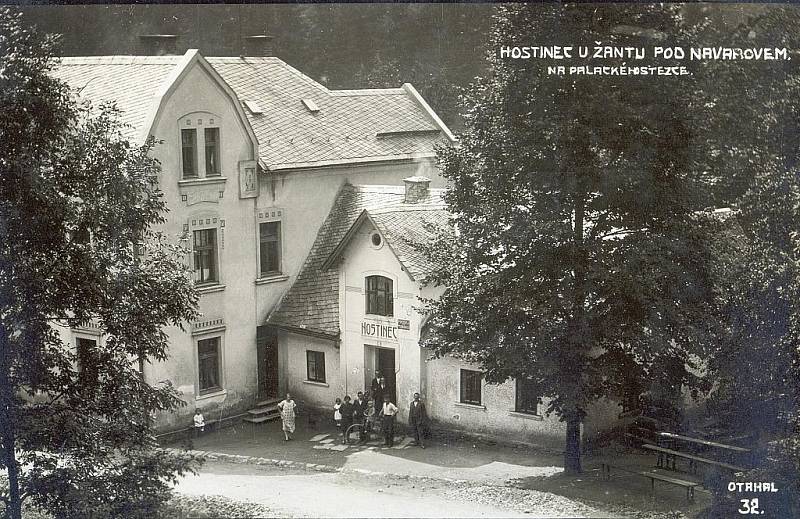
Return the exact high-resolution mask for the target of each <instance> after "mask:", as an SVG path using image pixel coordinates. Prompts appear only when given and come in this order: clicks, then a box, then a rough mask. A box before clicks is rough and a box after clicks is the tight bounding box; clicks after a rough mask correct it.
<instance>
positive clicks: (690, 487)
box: [600, 463, 701, 501]
mask: <svg viewBox="0 0 800 519" xmlns="http://www.w3.org/2000/svg"><path fill="white" fill-rule="evenodd" d="M612 468H613V469H616V470H621V471H623V472H629V473H631V474H636V475H637V476H642V477H645V478H648V479H649V480H650V492H651V496H652V497H653V499H655V496H656V481H661V482H663V483H669V484H670V485H675V486H677V487H681V488H685V489H686V500H687V501H694V489H695V488H697V487H699V486H701V485H700V483H698V482H696V481H687V480H684V479H678V478H673V477H671V476H665V475H664V474H658V473H655V472H647V471H645V470H635V469H630V468H625V467H620V466H618V465H611V464H610V463H602V464H601V466H600V470H601V472H602V477H603V479H604V480H606V481H608V480H609V479H611V469H612Z"/></svg>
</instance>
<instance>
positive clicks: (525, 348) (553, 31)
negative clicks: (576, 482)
mask: <svg viewBox="0 0 800 519" xmlns="http://www.w3.org/2000/svg"><path fill="white" fill-rule="evenodd" d="M494 22H495V23H494V28H493V31H492V36H491V47H492V49H493V51H494V53H493V55H492V56H491V57H490V58H489V60H490V75H489V76H488V77H486V78H485V79H482V80H480V81H479V82H477V83H476V84H475V85H473V87H472V88H471V89H470V91H469V92H468V93H467V94H466V95H465V97H464V100H463V101H464V106H465V113H464V117H465V120H466V129H465V131H464V132H463V133H462V134H461V136H460V142H459V143H458V144H456V145H454V146H451V147H448V148H445V149H443V150H441V153H440V161H441V166H442V172H443V175H444V176H445V177H446V178H447V179H448V180H449V181H450V182H451V184H452V187H451V189H450V190H449V192H448V194H447V196H446V200H447V203H448V205H449V207H450V209H451V211H452V213H453V222H454V229H453V232H452V235H451V236H450V239H449V240H446V239H443V241H442V242H440V244H439V245H437V246H436V247H429V248H428V250H429V253H430V254H431V255H433V256H434V259H435V260H436V263H438V264H439V265H442V268H441V269H440V270H439V271H438V272H436V273H434V274H433V275H432V276H431V277H430V279H429V282H431V283H433V284H438V285H441V286H443V287H445V288H446V290H445V291H444V293H443V295H442V296H441V297H440V298H439V299H437V300H435V301H429V302H428V304H427V311H428V312H430V314H431V318H432V321H431V323H432V327H431V329H432V333H431V334H430V335H429V336H428V338H427V340H426V345H427V346H429V347H432V348H433V349H434V350H435V352H436V353H437V354H439V355H443V354H456V355H461V356H463V357H465V358H468V359H470V360H472V361H474V362H476V363H478V364H480V365H481V366H482V368H483V370H484V376H485V378H486V380H487V381H488V382H502V381H505V380H507V379H508V378H509V377H513V378H530V379H532V380H534V381H535V383H536V384H537V385H538V388H539V392H540V395H542V396H543V397H546V398H548V399H549V402H550V404H549V408H548V412H555V413H557V414H558V415H559V416H560V417H561V418H562V419H563V420H564V421H565V422H566V448H565V470H566V471H567V472H569V473H574V472H579V471H580V470H581V464H580V425H581V422H582V420H583V419H584V417H585V416H586V413H587V411H589V409H590V408H591V406H592V404H593V403H594V402H596V401H597V400H598V399H600V398H603V397H608V398H614V399H618V400H619V399H621V398H623V396H624V395H625V394H626V392H629V391H631V388H634V390H635V388H639V387H647V386H648V383H649V382H650V381H659V382H660V383H661V384H662V385H664V386H667V387H671V388H673V389H676V388H677V389H679V388H680V387H681V385H682V384H685V383H687V382H688V381H689V375H688V373H687V371H686V369H685V367H686V366H689V365H691V364H692V362H693V360H694V359H696V358H697V355H699V354H702V352H703V351H704V345H705V344H706V342H707V333H708V331H709V329H711V323H709V322H708V317H707V316H708V315H709V312H708V302H709V301H710V300H711V288H712V287H711V286H710V283H709V275H708V265H709V261H710V251H709V250H708V248H707V245H706V241H705V239H704V238H705V237H706V234H707V233H708V232H709V229H711V228H712V227H713V225H712V224H711V222H709V220H711V219H712V218H710V213H709V212H706V211H703V208H704V207H707V206H708V205H710V203H711V200H712V199H711V195H710V193H709V190H708V180H709V178H710V175H709V173H708V170H706V169H705V168H703V167H700V166H699V164H700V163H701V162H702V161H703V157H702V155H701V154H700V153H698V152H699V151H702V146H705V145H706V144H707V141H706V140H705V139H703V140H702V141H701V140H700V137H699V133H700V128H701V127H702V126H703V124H704V121H705V120H706V119H707V118H708V116H709V106H708V105H707V104H706V103H705V102H704V101H705V100H704V99H703V98H702V97H698V96H697V95H696V90H697V85H696V84H695V79H694V76H678V77H674V76H672V77H671V76H647V77H643V76H617V75H615V76H612V75H591V76H589V75H563V76H560V75H548V73H547V65H564V66H567V67H569V66H570V65H585V64H591V65H623V64H624V65H628V66H637V65H643V64H645V65H654V64H664V63H660V62H659V61H658V60H655V59H653V58H652V57H651V56H652V47H653V46H654V45H662V44H664V43H663V42H665V41H669V44H670V45H684V46H687V45H686V43H687V41H688V40H690V39H691V38H694V33H693V31H692V30H691V28H690V27H688V26H686V25H684V24H683V23H682V18H681V13H680V9H679V7H677V6H670V5H667V6H663V5H662V6H646V5H619V4H615V5H571V4H559V5H512V6H501V7H498V8H497V14H496V16H495V20H494ZM532 44H535V45H541V46H551V45H555V46H562V45H571V46H579V45H584V46H588V47H589V48H593V47H595V46H596V45H616V46H638V47H646V48H647V49H648V59H646V60H644V61H641V62H640V61H637V60H635V59H631V58H619V59H606V60H602V61H597V60H595V61H591V60H579V59H572V60H559V61H556V60H537V59H530V60H522V59H521V60H515V59H511V58H508V57H503V56H501V55H500V53H499V49H500V48H501V47H502V46H513V45H532ZM669 64H674V63H669ZM447 242H449V243H452V244H453V246H452V247H442V246H441V243H447Z"/></svg>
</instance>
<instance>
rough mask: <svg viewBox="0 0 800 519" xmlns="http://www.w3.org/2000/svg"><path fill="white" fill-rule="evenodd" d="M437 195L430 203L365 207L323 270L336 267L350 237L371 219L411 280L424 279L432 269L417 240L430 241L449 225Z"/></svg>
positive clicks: (323, 266)
mask: <svg viewBox="0 0 800 519" xmlns="http://www.w3.org/2000/svg"><path fill="white" fill-rule="evenodd" d="M434 196H435V198H434V200H432V201H431V202H432V203H427V204H403V203H400V204H396V203H395V204H391V205H386V206H383V207H377V208H372V209H364V210H363V211H361V214H360V215H359V216H358V218H356V220H355V222H353V224H352V225H351V226H350V229H349V230H348V231H347V233H345V235H344V236H343V237H342V240H341V241H340V242H339V244H338V245H337V246H336V248H334V250H333V252H331V254H330V255H329V256H328V257H327V258H326V259H325V261H324V262H323V264H322V265H321V267H320V268H321V269H322V270H327V269H331V268H334V266H335V265H336V263H337V261H338V259H339V257H340V256H341V254H343V253H344V251H345V250H346V249H347V246H348V245H349V243H350V240H351V238H352V237H353V236H354V235H355V234H356V233H357V231H358V229H359V228H360V227H361V225H362V224H363V223H364V222H366V221H368V222H370V223H371V224H372V226H373V227H375V228H376V229H378V231H379V232H380V233H381V236H383V239H384V240H385V241H386V243H387V244H388V246H389V249H391V251H392V252H393V253H394V255H395V257H396V258H397V260H398V261H399V262H400V264H401V265H402V266H403V268H404V269H405V271H406V273H407V274H408V276H409V277H410V278H411V280H412V281H421V280H422V279H423V278H424V277H425V276H426V275H427V274H428V273H430V272H431V271H432V270H433V267H434V265H431V263H430V261H429V260H428V258H427V257H426V256H425V255H424V254H422V253H421V252H420V251H419V249H417V248H416V247H415V246H414V244H415V243H425V242H427V241H428V240H430V239H431V238H432V237H433V235H434V233H433V231H434V230H435V229H439V228H442V227H443V226H444V225H446V224H447V219H448V213H447V211H446V209H445V206H444V204H443V203H442V202H441V200H437V199H436V195H434Z"/></svg>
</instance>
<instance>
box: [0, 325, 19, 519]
mask: <svg viewBox="0 0 800 519" xmlns="http://www.w3.org/2000/svg"><path fill="white" fill-rule="evenodd" d="M9 352H10V347H9V344H8V335H7V333H6V329H5V327H4V326H0V440H1V441H2V448H3V460H4V464H5V466H6V472H7V473H8V496H9V502H8V509H7V510H6V517H8V518H10V519H22V496H21V495H20V491H19V465H18V464H17V455H16V452H15V451H16V446H17V439H16V435H15V433H14V418H13V414H14V413H13V412H12V409H13V406H14V390H13V388H12V387H11V359H10V358H9V356H10V353H9Z"/></svg>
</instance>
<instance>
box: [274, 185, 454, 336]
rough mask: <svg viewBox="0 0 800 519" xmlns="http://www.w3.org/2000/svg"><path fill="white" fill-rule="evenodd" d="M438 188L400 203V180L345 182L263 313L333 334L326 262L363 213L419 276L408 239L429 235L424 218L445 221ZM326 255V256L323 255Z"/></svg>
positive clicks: (420, 266) (277, 322)
mask: <svg viewBox="0 0 800 519" xmlns="http://www.w3.org/2000/svg"><path fill="white" fill-rule="evenodd" d="M441 193H442V190H440V189H431V190H430V198H429V199H428V200H425V201H422V202H420V203H419V204H404V203H403V198H404V196H405V188H404V187H402V186H353V185H350V184H345V185H344V186H343V187H342V189H341V190H340V191H339V194H338V195H337V197H336V200H335V202H334V204H333V207H332V209H331V211H330V213H329V214H328V217H327V218H326V220H325V222H324V223H323V224H322V227H320V230H319V232H318V233H317V238H316V240H315V241H314V245H313V246H312V247H311V251H310V252H309V254H308V257H307V258H306V260H305V263H304V264H303V267H302V269H301V270H300V274H298V276H297V279H296V281H295V282H294V284H293V285H292V288H291V289H289V291H288V292H287V293H286V295H285V296H284V297H283V299H282V300H281V301H280V303H279V304H278V305H277V307H276V308H275V310H274V311H273V312H272V313H271V314H270V316H269V317H268V318H267V323H268V324H270V325H273V326H277V327H279V328H285V329H289V330H293V331H296V332H300V333H310V334H315V335H320V336H327V337H329V338H331V339H336V338H337V337H338V335H339V273H338V272H337V271H336V269H332V268H328V267H329V266H330V265H331V264H332V262H333V261H335V255H334V252H335V251H337V250H341V249H342V247H343V246H344V245H345V244H346V237H348V234H349V233H351V230H352V229H354V228H356V225H357V224H358V222H360V221H363V219H364V218H367V217H368V218H369V219H370V220H371V221H372V222H374V224H375V225H376V227H377V228H378V230H379V231H380V232H381V234H382V235H383V236H384V238H385V239H386V241H387V243H389V246H390V247H391V248H392V251H394V253H395V255H396V256H397V257H398V259H399V260H400V261H401V263H402V264H403V265H404V266H405V268H406V269H407V270H408V272H409V274H411V276H412V278H413V279H417V280H419V279H421V278H422V277H423V276H424V274H425V273H426V272H427V271H428V270H429V269H430V265H428V264H427V260H425V259H424V258H423V257H422V255H421V254H420V253H419V252H418V251H417V250H416V249H415V248H414V247H413V245H412V243H414V242H419V241H423V240H424V239H426V238H427V237H429V232H428V231H427V230H426V229H425V225H424V224H425V223H431V224H433V225H436V226H440V225H444V224H445V223H446V221H447V213H446V211H445V208H444V205H443V204H442V202H441ZM329 259H330V260H331V261H327V260H329Z"/></svg>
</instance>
